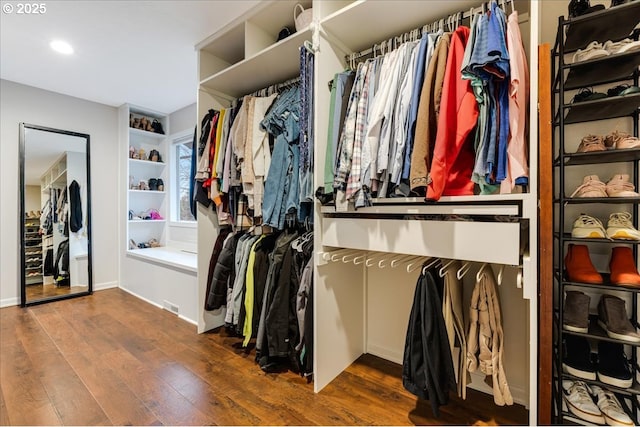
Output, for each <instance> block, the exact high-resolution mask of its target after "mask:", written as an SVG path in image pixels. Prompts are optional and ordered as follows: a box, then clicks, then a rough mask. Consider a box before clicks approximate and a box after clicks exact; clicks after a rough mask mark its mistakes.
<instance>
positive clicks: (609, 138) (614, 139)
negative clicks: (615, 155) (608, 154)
mask: <svg viewBox="0 0 640 427" xmlns="http://www.w3.org/2000/svg"><path fill="white" fill-rule="evenodd" d="M628 136H630V135H629V134H628V133H626V132H620V131H618V130H614V131H613V132H611V133H610V134H608V135H606V136H605V137H604V141H603V142H604V146H605V147H606V148H607V149H609V150H613V149H615V148H616V146H617V145H618V142H619V141H622V139H624V138H627V137H628Z"/></svg>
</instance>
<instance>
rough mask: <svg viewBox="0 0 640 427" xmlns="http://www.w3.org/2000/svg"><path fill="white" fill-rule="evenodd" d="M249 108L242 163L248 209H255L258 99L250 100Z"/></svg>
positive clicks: (243, 185)
mask: <svg viewBox="0 0 640 427" xmlns="http://www.w3.org/2000/svg"><path fill="white" fill-rule="evenodd" d="M248 104H249V105H248V108H247V123H246V134H245V142H244V153H243V161H242V174H241V177H242V192H243V193H244V194H245V195H246V196H247V201H248V207H249V209H253V182H254V181H255V178H256V175H255V173H254V171H253V146H252V141H253V122H254V120H255V110H256V98H254V97H253V96H252V97H250V98H249V101H248Z"/></svg>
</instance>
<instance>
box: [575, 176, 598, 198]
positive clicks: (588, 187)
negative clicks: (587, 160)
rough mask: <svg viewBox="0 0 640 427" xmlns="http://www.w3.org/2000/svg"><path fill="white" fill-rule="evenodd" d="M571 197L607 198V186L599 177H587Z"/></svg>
mask: <svg viewBox="0 0 640 427" xmlns="http://www.w3.org/2000/svg"><path fill="white" fill-rule="evenodd" d="M569 197H607V186H606V185H605V183H604V182H602V181H600V178H598V175H587V176H585V177H584V178H583V180H582V185H580V186H579V187H578V188H576V190H575V191H574V192H573V193H572V194H571V196H569Z"/></svg>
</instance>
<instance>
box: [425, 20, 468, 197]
mask: <svg viewBox="0 0 640 427" xmlns="http://www.w3.org/2000/svg"><path fill="white" fill-rule="evenodd" d="M469 31H470V30H469V28H468V27H464V26H461V27H458V28H457V29H456V30H455V31H454V32H453V34H452V35H451V48H450V49H449V54H448V58H447V66H446V70H445V78H444V84H443V87H442V93H443V97H442V103H441V107H440V115H439V117H438V131H437V133H436V143H435V146H434V151H433V160H432V163H431V170H430V177H431V182H430V183H429V184H428V186H427V196H426V198H427V199H429V200H439V199H440V197H441V196H443V195H444V196H464V195H473V182H472V181H471V174H472V171H473V165H474V158H475V155H474V152H473V146H472V141H471V139H470V138H469V136H470V135H471V136H472V131H473V129H474V128H475V126H476V123H477V120H478V105H477V103H476V100H475V97H474V95H473V91H472V90H471V85H470V84H469V82H468V81H467V80H462V76H461V65H462V59H463V56H464V49H465V46H466V44H467V40H468V38H469Z"/></svg>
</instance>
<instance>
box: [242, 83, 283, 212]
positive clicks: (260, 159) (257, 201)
mask: <svg viewBox="0 0 640 427" xmlns="http://www.w3.org/2000/svg"><path fill="white" fill-rule="evenodd" d="M277 96H278V94H277V93H274V94H273V95H270V96H263V97H260V98H254V105H253V112H252V116H253V120H252V121H250V122H249V126H250V127H251V128H252V129H251V139H247V145H248V143H249V141H251V158H252V159H253V174H254V177H253V179H254V182H253V201H252V203H253V209H254V212H253V216H255V217H261V216H262V199H263V195H264V182H265V181H266V180H267V175H268V173H269V167H270V166H271V150H270V149H269V134H268V133H267V132H266V131H265V130H264V129H263V128H262V127H261V126H260V123H262V120H263V119H264V116H265V114H266V113H267V110H268V109H269V107H271V104H273V101H274V100H275V99H276V98H277ZM250 205H251V203H250Z"/></svg>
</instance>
